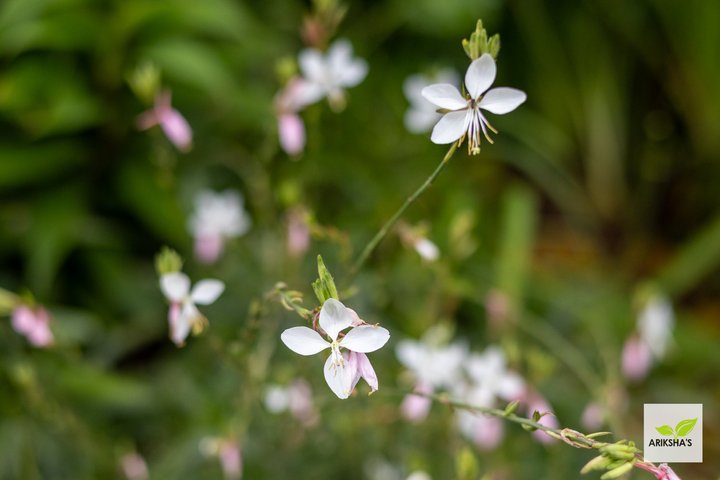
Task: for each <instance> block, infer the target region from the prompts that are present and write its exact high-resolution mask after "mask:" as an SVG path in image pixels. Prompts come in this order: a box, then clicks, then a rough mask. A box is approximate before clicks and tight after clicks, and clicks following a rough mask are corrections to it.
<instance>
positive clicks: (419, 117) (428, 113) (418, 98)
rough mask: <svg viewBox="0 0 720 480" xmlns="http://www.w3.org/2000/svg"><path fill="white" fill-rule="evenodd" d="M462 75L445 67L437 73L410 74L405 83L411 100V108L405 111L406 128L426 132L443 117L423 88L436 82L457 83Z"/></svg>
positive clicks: (406, 92) (404, 87)
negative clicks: (428, 98)
mask: <svg viewBox="0 0 720 480" xmlns="http://www.w3.org/2000/svg"><path fill="white" fill-rule="evenodd" d="M459 81H460V76H459V75H458V74H457V72H456V71H454V70H452V69H443V70H440V71H438V72H437V73H436V74H435V75H425V74H421V73H417V74H414V75H410V76H409V77H407V78H406V79H405V82H404V83H403V92H405V98H407V100H408V102H410V108H408V109H407V111H405V117H404V121H405V128H407V129H408V131H410V132H411V133H424V132H427V131H429V130H430V129H431V128H432V127H433V125H435V124H436V123H437V121H438V120H440V118H441V117H442V115H440V114H439V113H437V108H436V107H435V106H434V105H433V104H432V103H430V102H429V101H428V100H426V99H425V97H423V96H422V89H423V88H425V87H427V86H430V85H432V84H435V83H449V84H451V85H457V84H458V83H459Z"/></svg>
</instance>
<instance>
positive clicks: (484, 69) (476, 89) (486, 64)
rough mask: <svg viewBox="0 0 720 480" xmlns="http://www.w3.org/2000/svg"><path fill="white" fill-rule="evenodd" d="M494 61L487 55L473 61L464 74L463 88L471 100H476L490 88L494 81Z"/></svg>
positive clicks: (495, 70) (484, 54)
mask: <svg viewBox="0 0 720 480" xmlns="http://www.w3.org/2000/svg"><path fill="white" fill-rule="evenodd" d="M496 72H497V69H496V67H495V60H493V57H492V56H491V55H490V54H488V53H483V55H482V56H481V57H480V58H478V59H477V60H474V61H473V62H472V63H471V64H470V66H469V67H468V69H467V73H465V87H466V88H467V91H468V93H469V94H470V96H471V97H472V98H475V99H477V98H478V97H479V96H480V94H482V93H483V92H484V91H485V90H487V89H488V88H490V85H492V83H493V82H494V81H495V74H496Z"/></svg>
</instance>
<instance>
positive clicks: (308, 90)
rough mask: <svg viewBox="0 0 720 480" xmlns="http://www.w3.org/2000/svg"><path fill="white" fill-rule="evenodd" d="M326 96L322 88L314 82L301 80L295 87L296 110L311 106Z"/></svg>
mask: <svg viewBox="0 0 720 480" xmlns="http://www.w3.org/2000/svg"><path fill="white" fill-rule="evenodd" d="M326 94H327V91H326V90H325V89H324V88H323V86H322V85H321V84H319V83H316V82H310V81H307V80H303V81H302V83H300V84H299V85H298V87H297V91H296V93H295V102H296V103H297V107H298V109H300V108H304V107H306V106H308V105H311V104H313V103H315V102H317V101H318V100H320V99H322V98H323V97H324V96H325V95H326Z"/></svg>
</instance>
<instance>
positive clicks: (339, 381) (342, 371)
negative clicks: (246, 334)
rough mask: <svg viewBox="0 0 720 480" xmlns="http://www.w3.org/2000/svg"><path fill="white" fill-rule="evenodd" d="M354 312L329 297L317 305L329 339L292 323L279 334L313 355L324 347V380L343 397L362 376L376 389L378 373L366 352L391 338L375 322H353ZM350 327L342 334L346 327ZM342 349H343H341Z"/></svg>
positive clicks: (298, 349) (296, 349) (297, 350)
mask: <svg viewBox="0 0 720 480" xmlns="http://www.w3.org/2000/svg"><path fill="white" fill-rule="evenodd" d="M353 322H357V314H355V312H353V311H352V310H350V309H349V308H347V307H345V305H343V304H342V303H341V302H340V301H338V300H335V299H334V298H330V299H328V300H326V301H325V303H324V304H323V306H322V308H321V309H320V321H319V323H320V327H321V328H322V331H323V332H324V334H325V335H326V336H327V337H328V338H329V340H330V341H328V340H326V339H325V338H323V337H322V336H321V335H320V334H319V333H318V332H316V331H315V330H312V329H310V328H308V327H293V328H288V329H287V330H285V331H284V332H283V333H282V335H281V336H280V338H281V340H282V341H283V343H284V344H285V345H286V346H287V347H288V348H289V349H290V350H292V351H293V352H295V353H299V354H300V355H314V354H316V353H319V352H321V351H323V350H325V349H327V348H329V349H330V356H329V357H328V358H327V361H326V362H325V368H324V373H325V381H326V382H327V384H328V386H329V387H330V389H331V390H332V391H333V393H335V395H337V396H338V398H341V399H345V398H348V397H349V396H350V393H352V390H353V388H354V387H355V385H356V384H357V382H358V380H359V379H360V378H361V377H362V378H365V380H366V381H367V382H368V385H370V388H371V389H372V391H376V390H377V389H378V382H377V376H376V375H375V371H374V370H373V368H372V365H370V361H369V360H368V358H367V356H366V355H365V353H370V352H374V351H375V350H378V349H380V348H381V347H382V346H383V345H385V344H386V343H387V341H388V340H389V339H390V332H388V331H387V330H386V329H385V328H382V327H380V326H376V325H367V324H363V325H359V326H354V325H353ZM348 328H349V329H350V330H349V331H347V332H346V333H344V334H342V335H341V332H342V331H343V330H345V329H348ZM341 349H345V351H343V350H341Z"/></svg>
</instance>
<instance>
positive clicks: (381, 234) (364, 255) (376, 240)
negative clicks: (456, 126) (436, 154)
mask: <svg viewBox="0 0 720 480" xmlns="http://www.w3.org/2000/svg"><path fill="white" fill-rule="evenodd" d="M459 144H460V142H454V143H453V144H452V146H451V147H450V149H449V150H448V151H447V153H446V154H445V157H443V159H442V161H441V162H440V164H439V165H438V166H437V168H435V171H434V172H433V173H431V174H430V176H429V177H428V178H427V179H426V180H425V182H424V183H423V184H422V185H420V187H419V188H418V189H417V190H415V192H414V193H413V194H412V195H410V196H409V197H408V198H407V200H405V203H403V204H402V206H401V207H400V208H399V209H398V210H397V211H396V212H395V213H394V214H393V216H392V217H390V219H389V220H388V221H387V222H385V224H384V225H383V226H382V228H380V230H379V231H378V232H377V233H376V234H375V236H374V237H373V238H372V239H371V240H370V241H369V242H368V243H367V245H365V248H363V250H362V252H361V253H360V256H359V257H358V259H357V260H356V261H355V263H354V264H353V266H352V269H351V270H350V279H352V278H353V277H355V275H357V273H358V271H360V268H362V266H363V265H364V264H365V262H366V261H367V259H368V258H369V257H370V254H371V253H372V252H373V250H375V248H376V247H377V246H378V245H379V244H380V242H381V241H382V240H383V239H384V238H385V237H386V236H387V234H388V232H389V231H390V229H391V228H392V226H393V225H395V222H397V221H398V220H399V219H400V217H401V216H402V215H403V213H405V210H407V209H408V207H410V205H412V204H413V203H414V202H415V200H417V199H418V197H419V196H420V195H422V194H423V192H425V190H427V189H428V188H429V187H430V185H432V183H433V182H434V181H435V179H436V178H437V177H438V175H440V172H442V171H443V169H444V168H445V166H446V165H447V164H448V162H449V161H450V159H451V158H452V156H453V155H454V154H455V151H456V150H457V147H458V145H459Z"/></svg>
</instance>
